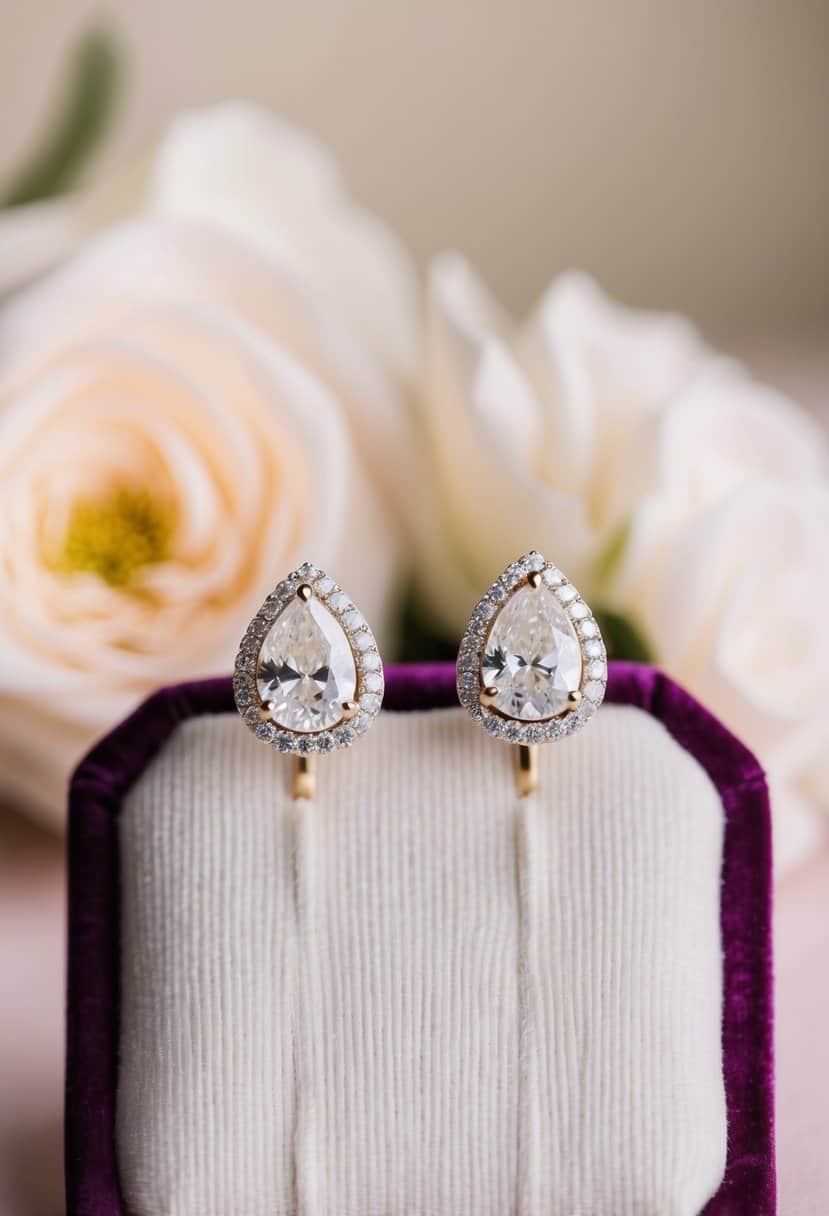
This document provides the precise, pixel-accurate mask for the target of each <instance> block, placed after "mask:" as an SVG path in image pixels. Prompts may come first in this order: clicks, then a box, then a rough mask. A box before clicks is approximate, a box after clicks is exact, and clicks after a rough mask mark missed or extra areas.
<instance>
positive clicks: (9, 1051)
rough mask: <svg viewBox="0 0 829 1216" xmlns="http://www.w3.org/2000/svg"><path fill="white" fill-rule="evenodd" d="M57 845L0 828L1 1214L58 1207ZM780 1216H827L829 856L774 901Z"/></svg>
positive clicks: (28, 831) (31, 832) (34, 1215)
mask: <svg viewBox="0 0 829 1216" xmlns="http://www.w3.org/2000/svg"><path fill="white" fill-rule="evenodd" d="M63 902H64V884H63V848H62V845H61V844H60V843H59V842H57V841H55V840H54V839H52V838H50V837H47V836H45V835H43V834H41V833H39V832H37V831H36V830H35V829H34V828H30V827H28V826H27V825H25V824H23V823H21V822H20V821H17V820H15V818H14V817H12V816H8V817H7V818H6V819H5V820H0V976H2V984H3V987H2V989H1V990H0V1078H2V1082H1V1083H0V1214H2V1216H57V1214H58V1213H59V1212H60V1211H61V1210H62V1204H63V1200H62V1188H63V1178H62V1167H61V1122H62V1110H61V1106H62V1072H63V1043H62V1033H63V1031H62V1023H63V935H64V924H63ZM776 935H777V980H778V983H777V1027H778V1090H777V1092H778V1120H777V1127H778V1177H779V1187H780V1212H781V1213H782V1216H826V1213H827V1211H829V1098H827V1094H829V848H827V849H826V850H825V851H824V852H823V853H822V854H821V856H820V857H818V858H815V859H814V860H813V861H812V862H810V863H809V864H808V865H807V866H805V867H804V868H803V869H802V870H800V871H799V872H798V873H797V874H795V875H793V876H792V877H790V878H789V879H787V880H786V882H784V883H783V884H782V886H781V887H780V888H779V891H778V898H777V920H776Z"/></svg>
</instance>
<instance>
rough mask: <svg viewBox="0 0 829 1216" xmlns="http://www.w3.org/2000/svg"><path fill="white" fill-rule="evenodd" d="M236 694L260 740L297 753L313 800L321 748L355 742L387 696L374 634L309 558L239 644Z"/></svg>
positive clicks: (297, 772)
mask: <svg viewBox="0 0 829 1216" xmlns="http://www.w3.org/2000/svg"><path fill="white" fill-rule="evenodd" d="M233 695H234V698H235V701H236V708H237V709H238V710H239V713H240V714H241V715H242V718H243V719H244V721H245V724H246V725H247V726H248V727H249V728H250V730H252V731H253V732H254V734H255V735H256V737H257V739H261V740H262V742H263V743H269V744H270V745H271V747H273V748H274V749H275V750H276V751H278V752H286V753H290V754H292V755H293V756H294V761H295V763H294V775H293V782H292V790H293V796H294V798H313V797H314V793H315V790H316V774H315V763H314V762H315V756H316V753H317V752H330V751H333V750H334V749H335V748H338V747H350V746H351V744H352V743H354V742H356V740H357V739H358V738H359V736H360V735H362V734H364V733H365V732H366V731H367V730H368V728H369V727H370V726H371V724H372V723H373V721H374V719H375V718H376V717H377V715H378V713H379V712H380V706H381V704H382V701H383V664H382V661H381V659H380V654H379V652H378V650H377V643H376V641H375V640H374V634H373V633H372V632H371V630H370V629H369V627H368V624H367V623H366V621H365V618H364V617H363V616H362V614H361V613H360V612H359V611H358V610H357V609H356V608H355V607H354V604H353V603H352V601H351V600H350V599H349V598H348V596H347V595H346V594H345V592H344V591H342V590H341V589H340V588H339V587H338V586H337V584H336V583H335V582H334V580H333V579H331V578H329V577H328V575H327V574H326V573H325V572H324V571H323V570H318V569H317V568H316V567H315V566H312V565H310V564H309V563H307V562H306V563H305V564H304V565H302V566H300V567H299V569H298V570H294V571H293V572H292V573H291V574H289V575H288V577H287V578H285V579H283V580H282V582H281V583H278V584H277V586H276V587H275V588H274V590H273V591H272V592H271V594H270V595H269V596H268V598H267V599H266V600H265V602H264V604H263V605H262V607H261V608H260V609H259V611H258V612H257V614H256V616H255V617H254V618H253V620H252V621H251V622H250V624H249V625H248V627H247V630H246V631H245V635H244V637H243V638H242V641H241V643H240V646H239V652H238V654H237V656H236V667H235V672H234V676H233Z"/></svg>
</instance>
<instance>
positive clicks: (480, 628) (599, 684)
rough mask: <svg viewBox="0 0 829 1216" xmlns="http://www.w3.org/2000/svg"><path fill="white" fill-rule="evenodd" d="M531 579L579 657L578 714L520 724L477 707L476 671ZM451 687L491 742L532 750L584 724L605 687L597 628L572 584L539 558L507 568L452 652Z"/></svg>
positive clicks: (478, 678)
mask: <svg viewBox="0 0 829 1216" xmlns="http://www.w3.org/2000/svg"><path fill="white" fill-rule="evenodd" d="M533 574H537V575H539V576H540V578H541V582H542V584H543V586H544V587H545V588H546V589H547V590H548V591H549V592H550V594H551V595H554V596H555V597H556V599H557V600H558V603H559V604H560V605H561V607H562V608H563V609H564V611H565V612H566V613H567V614H568V616H569V619H570V622H571V625H572V628H573V631H574V633H575V636H576V638H577V640H578V644H579V649H580V651H581V680H580V683H579V692H580V693H581V702H580V704H579V706H578V708H575V709H568V710H565V711H564V712H562V713H559V714H557V715H555V716H554V717H550V718H546V719H541V720H537V721H523V720H520V719H518V718H511V717H508V716H506V714H505V713H504V712H502V711H501V710H498V709H495V708H493V707H491V706H488V705H482V704H481V691H482V688H483V679H482V666H483V659H484V654H485V653H486V646H487V641H488V639H489V635H490V633H491V631H492V629H493V627H494V625H495V621H496V620H497V618H498V614H499V612H500V611H501V609H502V608H503V607H504V606H505V605H506V604H507V603H508V601H509V599H510V597H511V596H512V595H513V594H514V593H515V592H516V591H518V590H519V589H520V588H521V587H523V586H526V585H527V583H528V580H529V578H530V576H531V575H533ZM457 683H458V699H459V701H460V703H461V705H463V706H464V708H465V709H467V710H468V712H469V714H470V716H471V717H472V718H473V719H474V720H475V721H476V722H480V723H481V725H482V726H483V728H484V730H486V732H487V734H489V735H491V736H492V738H494V739H503V740H504V741H505V742H507V743H523V744H534V743H542V742H545V741H546V740H547V739H561V738H564V737H565V736H566V735H571V734H573V733H574V732H575V731H577V730H580V729H581V727H583V726H584V725H585V724H586V723H587V722H589V721H590V719H591V718H592V717H593V715H594V714H595V712H596V710H597V709H598V707H599V706H600V705H601V703H602V701H603V700H604V694H605V689H606V686H607V654H606V652H605V647H604V642H603V641H602V636H601V632H600V630H599V626H598V624H597V623H596V620H595V618H594V616H593V614H592V612H591V611H590V608H589V607H588V605H587V604H586V603H585V601H584V600H583V599H582V598H581V596H580V595H579V593H578V591H577V590H576V588H575V587H574V586H573V584H572V583H571V582H569V581H568V579H566V578H565V576H564V575H563V574H562V573H561V571H560V570H559V569H558V568H557V567H556V566H555V565H554V564H553V563H552V562H548V561H546V559H545V558H543V557H542V556H541V554H540V553H536V552H532V553H527V554H525V556H524V557H520V558H518V559H517V560H516V561H514V562H511V563H510V565H509V566H507V568H506V570H505V571H504V573H503V574H502V575H501V576H500V577H499V578H497V579H496V580H495V582H494V583H493V584H492V586H491V587H490V588H489V590H488V591H487V593H486V595H484V596H482V598H481V599H480V600H479V601H478V603H477V604H476V605H475V608H474V610H473V612H472V616H471V617H470V619H469V624H468V625H467V627H466V632H465V633H464V635H463V638H462V640H461V645H460V650H459V652H458V663H457Z"/></svg>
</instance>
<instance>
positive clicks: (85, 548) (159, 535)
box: [52, 487, 176, 590]
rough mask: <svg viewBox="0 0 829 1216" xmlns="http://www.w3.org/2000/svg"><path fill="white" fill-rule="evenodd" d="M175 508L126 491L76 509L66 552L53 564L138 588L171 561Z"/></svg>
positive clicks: (122, 586)
mask: <svg viewBox="0 0 829 1216" xmlns="http://www.w3.org/2000/svg"><path fill="white" fill-rule="evenodd" d="M175 522H176V512H175V507H174V505H173V504H172V503H171V502H169V500H166V499H161V498H155V497H153V495H152V494H149V493H147V492H146V491H145V490H134V489H129V488H124V487H119V488H118V489H115V490H114V491H113V492H112V493H111V494H109V495H108V496H107V497H106V498H103V499H100V498H98V499H79V500H78V501H77V502H76V503H75V504H74V505H73V507H72V510H71V512H70V514H69V520H68V523H67V526H66V533H65V535H64V539H63V547H62V549H61V551H60V553H59V554H58V555H57V556H56V558H55V560H54V561H53V563H52V565H53V567H54V569H55V570H57V571H58V572H59V573H60V574H94V575H96V576H97V577H98V578H100V579H101V580H102V581H103V582H105V583H107V584H108V585H109V586H110V587H117V588H119V589H122V590H129V589H135V582H136V576H137V575H139V574H140V573H141V571H142V570H144V569H145V568H146V567H147V566H152V565H157V564H158V563H159V562H163V561H166V560H167V559H168V558H169V556H170V545H171V540H172V536H173V531H174V528H175Z"/></svg>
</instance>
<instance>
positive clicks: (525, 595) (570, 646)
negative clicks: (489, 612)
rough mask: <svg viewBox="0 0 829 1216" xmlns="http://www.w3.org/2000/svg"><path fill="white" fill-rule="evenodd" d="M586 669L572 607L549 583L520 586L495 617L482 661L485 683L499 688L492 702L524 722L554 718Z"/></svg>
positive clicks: (563, 706) (484, 684)
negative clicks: (553, 590) (554, 592)
mask: <svg viewBox="0 0 829 1216" xmlns="http://www.w3.org/2000/svg"><path fill="white" fill-rule="evenodd" d="M581 674H582V672H581V649H580V647H579V642H578V638H577V637H576V633H575V630H574V629H573V625H572V623H571V621H570V619H569V616H568V614H567V610H566V609H565V608H564V607H563V606H562V604H561V603H560V602H559V599H557V598H556V596H555V595H554V594H553V593H552V592H551V591H550V590H549V589H548V588H547V587H546V586H545V585H544V584H542V585H541V586H539V587H537V588H534V587H530V586H529V585H524V586H522V587H519V588H518V590H517V591H516V592H514V593H513V595H511V596H510V598H509V599H508V600H507V602H506V603H505V604H504V606H503V607H502V608H501V610H500V612H499V613H498V616H497V617H496V618H495V622H494V624H493V626H492V630H491V632H490V635H489V637H488V639H487V643H486V647H485V650H484V656H483V660H482V662H481V683H482V685H483V686H484V687H485V688H489V687H491V688H497V689H498V696H497V698H496V699H495V701H494V702H493V708H494V709H496V710H498V711H499V712H500V713H502V714H504V715H506V716H507V717H510V718H518V719H519V720H521V721H525V722H526V721H537V720H539V719H544V718H552V717H554V716H555V715H556V714H559V713H561V712H562V711H563V710H565V709H566V708H567V694H568V693H569V692H574V691H575V690H576V689H578V687H579V685H580V683H581Z"/></svg>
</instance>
